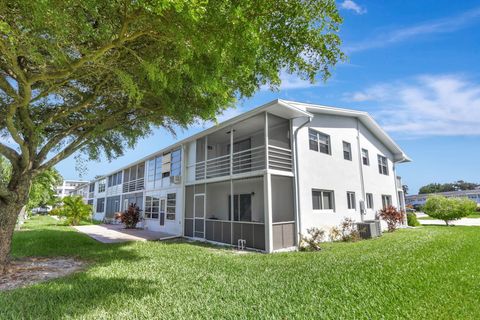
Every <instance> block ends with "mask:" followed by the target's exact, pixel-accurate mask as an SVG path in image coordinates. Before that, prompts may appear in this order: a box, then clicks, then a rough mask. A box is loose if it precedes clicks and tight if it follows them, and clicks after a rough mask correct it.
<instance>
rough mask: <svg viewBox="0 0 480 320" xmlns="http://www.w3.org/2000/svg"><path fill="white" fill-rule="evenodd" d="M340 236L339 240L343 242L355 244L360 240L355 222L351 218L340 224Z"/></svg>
mask: <svg viewBox="0 0 480 320" xmlns="http://www.w3.org/2000/svg"><path fill="white" fill-rule="evenodd" d="M340 234H341V237H340V239H341V240H342V241H343V242H355V241H359V240H361V239H362V238H361V237H360V232H358V230H357V227H356V225H355V221H354V220H353V219H351V218H345V219H343V221H342V223H340Z"/></svg>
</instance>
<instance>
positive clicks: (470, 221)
mask: <svg viewBox="0 0 480 320" xmlns="http://www.w3.org/2000/svg"><path fill="white" fill-rule="evenodd" d="M418 222H420V223H421V224H423V225H432V224H441V225H445V221H443V220H422V219H419V220H418ZM449 224H452V225H456V226H480V219H478V218H463V219H460V220H457V221H452V222H450V223H449Z"/></svg>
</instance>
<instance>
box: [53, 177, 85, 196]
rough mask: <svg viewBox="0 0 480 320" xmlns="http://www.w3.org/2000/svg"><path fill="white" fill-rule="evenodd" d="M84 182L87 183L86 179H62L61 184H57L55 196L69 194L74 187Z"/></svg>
mask: <svg viewBox="0 0 480 320" xmlns="http://www.w3.org/2000/svg"><path fill="white" fill-rule="evenodd" d="M84 184H88V181H83V180H63V182H62V184H61V185H59V186H57V196H58V197H59V198H63V197H66V196H68V195H70V193H72V192H73V191H74V190H75V189H77V188H78V187H79V186H82V185H84Z"/></svg>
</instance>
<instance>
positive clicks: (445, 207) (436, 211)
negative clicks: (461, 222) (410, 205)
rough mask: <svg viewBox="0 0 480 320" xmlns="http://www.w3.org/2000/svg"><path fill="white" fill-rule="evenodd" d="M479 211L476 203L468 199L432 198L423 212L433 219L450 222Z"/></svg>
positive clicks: (428, 200)
mask: <svg viewBox="0 0 480 320" xmlns="http://www.w3.org/2000/svg"><path fill="white" fill-rule="evenodd" d="M476 209H477V204H476V202H475V201H473V200H470V199H468V198H446V197H443V196H431V197H429V198H428V199H427V202H426V203H425V205H424V206H423V210H424V212H425V213H426V214H428V215H429V216H430V217H432V218H436V219H440V220H443V221H445V224H446V225H447V226H448V225H449V222H451V221H454V220H458V219H461V218H463V217H467V216H469V215H471V214H473V213H475V210H476Z"/></svg>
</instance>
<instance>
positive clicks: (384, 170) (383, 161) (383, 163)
mask: <svg viewBox="0 0 480 320" xmlns="http://www.w3.org/2000/svg"><path fill="white" fill-rule="evenodd" d="M377 158H378V172H379V173H380V174H383V175H386V176H388V159H387V157H385V156H382V155H381V154H379V155H377Z"/></svg>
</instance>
